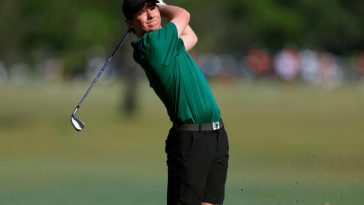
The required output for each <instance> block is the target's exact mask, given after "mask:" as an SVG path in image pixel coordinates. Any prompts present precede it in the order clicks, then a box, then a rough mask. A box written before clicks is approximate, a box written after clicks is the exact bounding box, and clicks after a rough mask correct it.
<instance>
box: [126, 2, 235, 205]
mask: <svg viewBox="0 0 364 205" xmlns="http://www.w3.org/2000/svg"><path fill="white" fill-rule="evenodd" d="M122 9H123V13H124V16H125V18H126V23H127V25H128V27H129V29H130V30H131V31H132V32H133V33H134V34H135V35H136V37H137V38H136V39H135V40H133V41H132V43H131V45H132V47H133V48H134V53H133V57H134V60H135V61H136V62H137V63H138V64H139V65H140V66H141V67H142V68H143V69H144V71H145V73H146V76H147V78H148V80H149V82H150V86H151V87H152V88H153V89H154V91H155V93H156V94H157V95H158V97H159V98H160V99H161V101H162V102H163V104H164V105H165V107H166V109H167V112H168V115H169V117H170V120H171V122H172V123H173V126H172V128H171V129H170V131H169V134H168V137H167V140H166V147H165V151H166V153H167V166H168V191H167V192H168V193H167V204H168V205H211V204H222V203H223V200H224V192H225V182H226V175H227V168H228V159H229V154H228V151H229V145H228V138H227V134H226V132H225V129H224V125H223V122H222V120H221V117H220V110H219V107H218V105H217V103H216V101H215V98H214V96H213V94H212V92H211V90H210V88H209V85H208V83H207V81H206V79H205V77H204V75H203V73H202V72H201V71H200V69H199V68H198V66H197V65H196V63H195V62H194V60H193V59H192V58H191V56H190V55H189V53H188V51H189V50H190V49H192V48H193V47H194V46H195V44H196V43H197V36H196V35H195V33H194V31H193V30H192V29H191V27H190V26H189V20H190V14H189V13H188V12H187V11H186V10H185V9H183V8H180V7H177V6H172V5H167V4H165V3H163V2H160V1H157V0H124V3H123V7H122ZM161 17H164V18H165V19H166V20H167V21H168V23H167V24H166V25H164V26H162V25H161Z"/></svg>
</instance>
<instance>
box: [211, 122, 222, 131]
mask: <svg viewBox="0 0 364 205" xmlns="http://www.w3.org/2000/svg"><path fill="white" fill-rule="evenodd" d="M212 129H213V130H218V129H220V122H213V123H212Z"/></svg>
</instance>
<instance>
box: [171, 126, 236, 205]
mask: <svg viewBox="0 0 364 205" xmlns="http://www.w3.org/2000/svg"><path fill="white" fill-rule="evenodd" d="M165 150H166V153H167V165H168V192H167V203H168V205H200V204H201V202H208V203H212V204H222V203H223V201H224V195H225V182H226V175H227V169H228V160H229V153H228V152H229V143H228V137H227V134H226V131H225V129H224V128H221V129H219V130H216V131H208V132H206V131H204V132H199V131H183V130H176V129H175V128H171V129H170V131H169V135H168V138H167V140H166V149H165Z"/></svg>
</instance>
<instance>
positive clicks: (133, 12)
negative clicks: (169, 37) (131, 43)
mask: <svg viewBox="0 0 364 205" xmlns="http://www.w3.org/2000/svg"><path fill="white" fill-rule="evenodd" d="M157 3H158V1H157V0H124V3H123V13H124V16H125V18H126V23H127V24H128V27H129V28H130V29H131V30H132V31H133V32H134V33H135V34H136V35H137V36H141V35H143V34H144V33H146V32H149V31H154V30H156V29H160V28H161V15H160V13H159V9H158V7H157Z"/></svg>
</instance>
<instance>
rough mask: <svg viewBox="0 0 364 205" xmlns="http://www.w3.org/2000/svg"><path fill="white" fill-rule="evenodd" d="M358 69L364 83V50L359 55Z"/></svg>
mask: <svg viewBox="0 0 364 205" xmlns="http://www.w3.org/2000/svg"><path fill="white" fill-rule="evenodd" d="M357 69H358V73H359V76H360V81H361V82H362V83H364V52H362V53H361V54H360V55H359V56H358V60H357Z"/></svg>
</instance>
